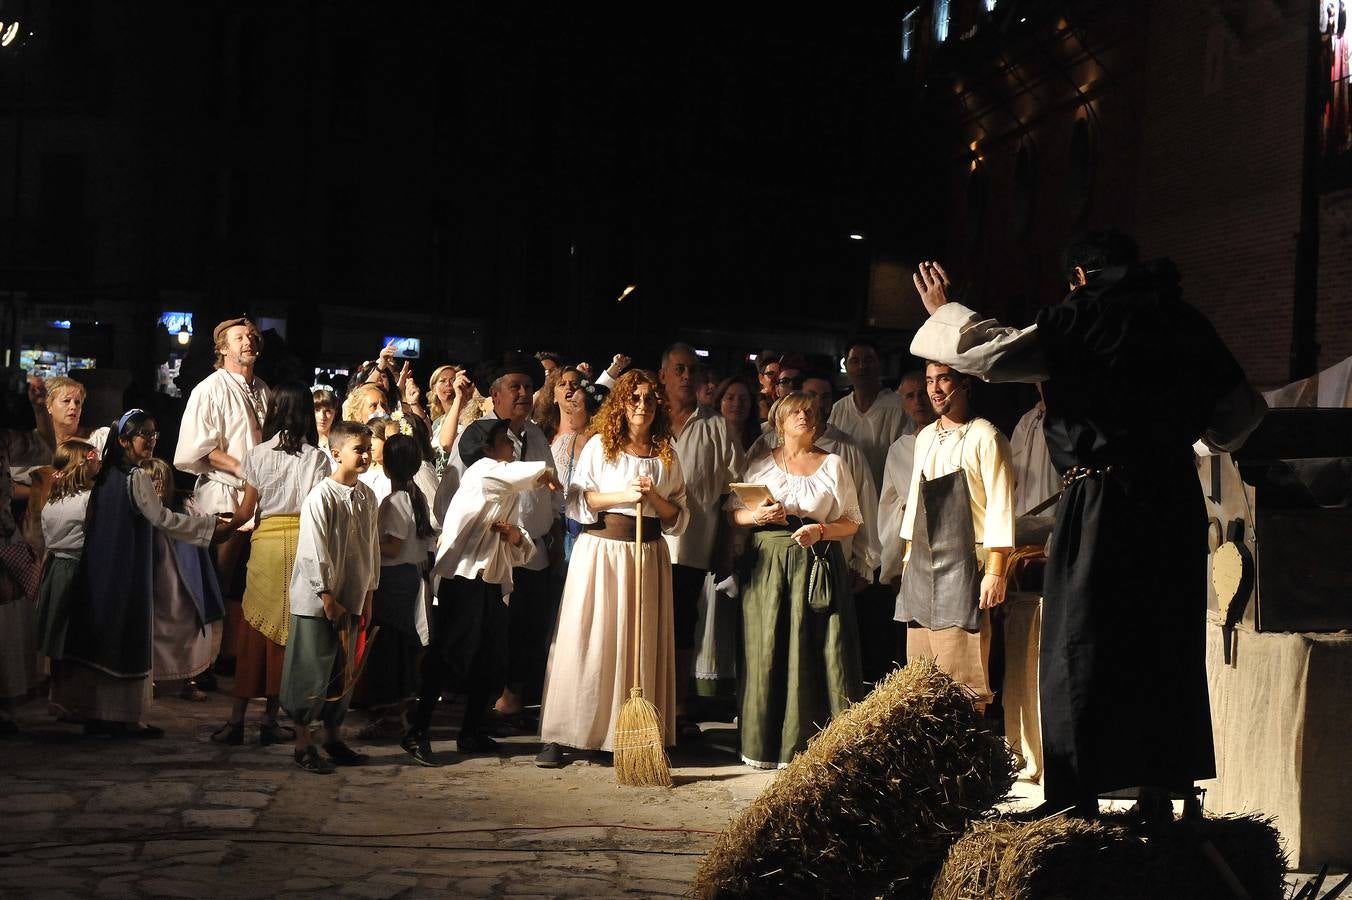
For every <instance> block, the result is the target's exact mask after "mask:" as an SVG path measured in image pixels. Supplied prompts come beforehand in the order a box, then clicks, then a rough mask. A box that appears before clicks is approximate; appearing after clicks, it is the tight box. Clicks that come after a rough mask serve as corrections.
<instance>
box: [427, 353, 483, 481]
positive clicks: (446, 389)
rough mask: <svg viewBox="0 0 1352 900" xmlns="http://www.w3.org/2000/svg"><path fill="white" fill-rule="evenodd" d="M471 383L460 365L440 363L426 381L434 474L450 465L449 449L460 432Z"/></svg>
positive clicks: (471, 387)
mask: <svg viewBox="0 0 1352 900" xmlns="http://www.w3.org/2000/svg"><path fill="white" fill-rule="evenodd" d="M473 396H474V382H473V381H472V380H471V379H470V377H469V373H468V372H466V371H465V370H464V369H461V368H460V367H459V366H441V367H440V368H438V369H437V370H436V371H435V372H433V373H432V378H431V380H430V381H428V383H427V398H428V399H427V411H428V414H429V415H431V417H432V449H433V451H435V453H436V466H437V477H438V478H440V477H441V476H442V475H443V474H444V473H445V472H446V467H447V466H448V465H450V461H451V449H452V448H453V447H454V446H455V438H456V436H457V435H458V434H459V433H460V428H461V426H462V425H464V424H466V423H465V422H464V421H463V418H464V412H465V410H466V409H467V408H469V407H470V406H471V405H472V403H471V399H472V398H473Z"/></svg>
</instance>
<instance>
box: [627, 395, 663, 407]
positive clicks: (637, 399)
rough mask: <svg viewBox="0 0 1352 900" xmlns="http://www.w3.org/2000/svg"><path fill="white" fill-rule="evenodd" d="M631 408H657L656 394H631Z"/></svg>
mask: <svg viewBox="0 0 1352 900" xmlns="http://www.w3.org/2000/svg"><path fill="white" fill-rule="evenodd" d="M629 405H630V406H656V405H657V395H656V394H631V395H630V397H629Z"/></svg>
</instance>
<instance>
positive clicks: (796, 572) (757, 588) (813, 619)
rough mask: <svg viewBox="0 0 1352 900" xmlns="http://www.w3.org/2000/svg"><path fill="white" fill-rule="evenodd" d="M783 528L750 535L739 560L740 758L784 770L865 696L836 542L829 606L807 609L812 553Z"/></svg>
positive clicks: (832, 550)
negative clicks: (740, 630) (741, 568)
mask: <svg viewBox="0 0 1352 900" xmlns="http://www.w3.org/2000/svg"><path fill="white" fill-rule="evenodd" d="M789 535H790V532H789V531H788V530H786V529H763V530H760V531H755V532H753V533H752V534H751V539H750V540H749V541H748V542H747V549H746V554H745V556H743V558H742V563H743V566H744V567H745V568H744V577H743V579H742V651H743V655H744V659H743V678H742V715H741V720H740V731H741V744H742V760H743V762H745V763H746V764H747V765H750V766H756V767H758V768H782V767H783V766H786V765H788V764H789V762H790V761H791V760H792V759H793V757H794V754H796V753H799V752H801V751H802V750H803V749H804V748H805V747H807V742H808V739H809V738H810V737H812V736H813V735H814V734H816V733H817V732H818V731H819V730H821V729H822V728H824V727H825V726H826V724H827V723H828V722H830V721H831V719H832V718H833V717H834V716H835V715H837V714H838V713H840V712H842V711H843V710H844V709H845V708H846V707H848V706H849V705H850V704H851V703H852V702H854V701H856V700H859V699H860V698H862V697H863V696H864V681H863V675H862V672H861V669H860V662H859V626H858V624H857V623H856V620H855V611H854V596H853V595H852V594H851V593H850V589H849V583H848V575H847V570H846V567H845V557H844V554H843V553H842V552H841V549H840V543H839V542H838V541H832V542H831V545H830V550H829V558H830V561H831V570H832V583H831V602H830V606H829V607H828V608H827V609H826V610H825V611H822V612H817V611H815V610H813V609H812V608H811V607H810V606H809V605H808V600H807V588H808V573H809V571H810V569H811V561H812V551H811V550H806V549H804V548H802V547H799V546H798V545H797V544H795V543H794V542H793V540H792V539H791V538H790V536H789Z"/></svg>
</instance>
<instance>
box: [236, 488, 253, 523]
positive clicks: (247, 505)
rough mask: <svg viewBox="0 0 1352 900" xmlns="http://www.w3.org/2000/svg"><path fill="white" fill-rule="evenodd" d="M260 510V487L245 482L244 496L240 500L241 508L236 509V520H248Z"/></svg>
mask: <svg viewBox="0 0 1352 900" xmlns="http://www.w3.org/2000/svg"><path fill="white" fill-rule="evenodd" d="M256 512H258V488H256V487H254V486H253V485H252V484H249V483H248V482H245V484H244V496H243V498H241V499H240V501H239V509H237V510H235V521H236V522H241V523H243V522H247V521H249V520H250V519H252V518H253V517H254V513H256Z"/></svg>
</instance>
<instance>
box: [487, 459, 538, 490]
mask: <svg viewBox="0 0 1352 900" xmlns="http://www.w3.org/2000/svg"><path fill="white" fill-rule="evenodd" d="M547 468H548V466H547V465H546V464H545V463H543V462H505V463H500V464H498V465H496V466H493V467H492V468H490V469H489V470H488V471H487V472H485V473H484V474H483V482H484V484H483V491H484V493H485V494H486V495H488V496H490V497H492V496H496V495H499V494H505V493H515V494H519V493H522V492H524V491H529V490H531V489H532V488H534V487H535V482H536V481H537V480H539V478H540V476H541V475H542V474H543V473H544V471H545V469H547Z"/></svg>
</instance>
